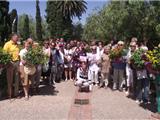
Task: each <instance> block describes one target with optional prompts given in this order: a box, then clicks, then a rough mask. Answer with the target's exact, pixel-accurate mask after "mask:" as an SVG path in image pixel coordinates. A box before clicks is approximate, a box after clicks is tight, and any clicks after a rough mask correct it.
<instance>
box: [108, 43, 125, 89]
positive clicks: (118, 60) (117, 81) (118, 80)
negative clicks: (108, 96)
mask: <svg viewBox="0 0 160 120" xmlns="http://www.w3.org/2000/svg"><path fill="white" fill-rule="evenodd" d="M110 58H111V59H112V66H113V90H116V89H117V88H118V89H119V91H122V83H123V80H124V70H125V67H126V60H125V52H124V42H123V41H119V42H118V44H117V46H115V47H114V48H113V50H112V51H111V54H110ZM117 85H118V87H117Z"/></svg>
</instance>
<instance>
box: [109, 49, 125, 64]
mask: <svg viewBox="0 0 160 120" xmlns="http://www.w3.org/2000/svg"><path fill="white" fill-rule="evenodd" d="M126 54H127V52H126V50H125V49H119V48H117V47H116V48H114V49H112V50H111V51H110V54H109V57H110V59H111V60H112V61H114V62H118V61H121V62H122V61H124V59H123V56H126Z"/></svg>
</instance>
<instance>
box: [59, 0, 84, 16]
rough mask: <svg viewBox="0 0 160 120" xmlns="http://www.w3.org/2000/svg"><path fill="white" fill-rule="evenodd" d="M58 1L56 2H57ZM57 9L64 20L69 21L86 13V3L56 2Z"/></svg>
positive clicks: (73, 1)
mask: <svg viewBox="0 0 160 120" xmlns="http://www.w3.org/2000/svg"><path fill="white" fill-rule="evenodd" d="M57 1H58V0H57ZM57 3H58V4H57V8H58V9H59V10H60V11H61V13H62V15H63V17H64V18H65V19H71V18H73V17H78V18H79V19H80V17H81V16H82V14H83V13H84V12H86V9H87V7H86V4H87V3H86V2H85V1H84V0H80V1H75V0H63V1H59V2H57Z"/></svg>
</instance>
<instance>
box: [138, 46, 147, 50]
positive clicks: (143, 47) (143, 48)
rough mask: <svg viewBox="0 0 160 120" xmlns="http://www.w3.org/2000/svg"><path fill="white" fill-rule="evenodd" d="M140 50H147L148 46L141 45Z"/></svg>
mask: <svg viewBox="0 0 160 120" xmlns="http://www.w3.org/2000/svg"><path fill="white" fill-rule="evenodd" d="M140 48H141V49H142V50H144V51H148V48H147V47H146V46H142V47H140Z"/></svg>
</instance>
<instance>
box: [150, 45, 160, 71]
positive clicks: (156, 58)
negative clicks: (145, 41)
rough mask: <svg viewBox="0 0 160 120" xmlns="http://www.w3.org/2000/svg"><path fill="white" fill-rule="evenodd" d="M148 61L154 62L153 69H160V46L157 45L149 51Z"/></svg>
mask: <svg viewBox="0 0 160 120" xmlns="http://www.w3.org/2000/svg"><path fill="white" fill-rule="evenodd" d="M147 58H148V61H149V62H150V63H151V64H152V66H151V67H152V69H153V70H155V71H160V47H155V48H154V49H153V50H150V51H148V52H147Z"/></svg>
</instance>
